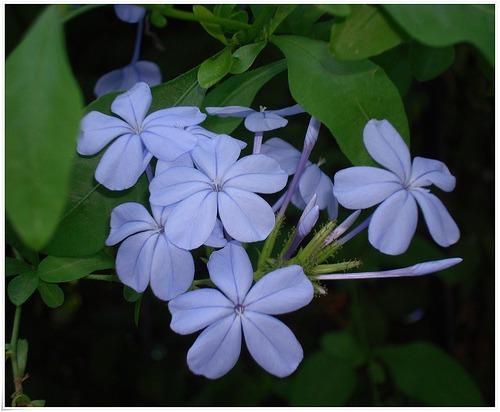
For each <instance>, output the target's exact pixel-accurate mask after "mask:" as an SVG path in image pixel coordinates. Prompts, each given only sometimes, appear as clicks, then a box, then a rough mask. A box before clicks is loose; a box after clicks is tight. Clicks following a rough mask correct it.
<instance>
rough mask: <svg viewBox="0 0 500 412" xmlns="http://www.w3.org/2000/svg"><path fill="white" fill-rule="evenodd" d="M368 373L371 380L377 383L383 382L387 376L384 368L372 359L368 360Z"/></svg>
mask: <svg viewBox="0 0 500 412" xmlns="http://www.w3.org/2000/svg"><path fill="white" fill-rule="evenodd" d="M368 373H369V374H370V378H371V380H372V381H374V382H375V383H378V384H382V383H384V382H385V380H386V378H387V376H386V373H385V370H384V368H383V367H382V366H381V365H380V364H379V363H378V362H376V361H374V360H370V361H369V362H368Z"/></svg>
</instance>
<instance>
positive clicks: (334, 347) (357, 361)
mask: <svg viewBox="0 0 500 412" xmlns="http://www.w3.org/2000/svg"><path fill="white" fill-rule="evenodd" d="M321 346H322V347H323V349H324V350H325V351H326V352H328V353H329V354H330V355H332V356H335V357H337V358H339V359H343V360H346V361H348V362H351V363H352V365H353V366H355V367H357V366H360V365H362V364H363V363H365V362H366V354H365V352H364V351H363V349H361V346H360V345H359V343H358V342H357V341H356V340H355V339H354V337H353V336H352V335H351V334H350V333H349V332H346V331H339V332H330V333H328V334H326V335H324V336H323V337H322V338H321Z"/></svg>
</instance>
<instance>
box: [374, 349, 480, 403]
mask: <svg viewBox="0 0 500 412" xmlns="http://www.w3.org/2000/svg"><path fill="white" fill-rule="evenodd" d="M375 353H376V354H377V355H378V356H380V357H381V358H382V359H383V361H384V362H385V363H386V364H387V367H388V368H389V370H390V373H391V375H392V378H393V379H394V382H395V384H396V386H397V387H398V388H399V389H400V390H401V391H402V392H404V393H405V394H406V395H408V396H410V397H412V398H414V399H418V400H420V401H422V402H425V403H426V404H428V405H432V406H482V405H484V401H483V399H482V397H481V394H480V392H479V390H478V388H477V387H476V385H475V384H474V381H473V380H472V379H471V377H470V376H469V375H468V374H467V372H466V371H465V370H464V368H463V367H462V366H461V365H460V364H459V363H458V362H457V361H456V360H455V359H453V358H452V357H451V356H449V355H448V354H447V353H445V352H443V350H441V349H440V348H438V347H437V346H434V345H432V344H431V343H428V342H423V341H422V342H415V343H411V344H408V345H403V346H385V347H381V348H378V349H377V350H376V352H375Z"/></svg>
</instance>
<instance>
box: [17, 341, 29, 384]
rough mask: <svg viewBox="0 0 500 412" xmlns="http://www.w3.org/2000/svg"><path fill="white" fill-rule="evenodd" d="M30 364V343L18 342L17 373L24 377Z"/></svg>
mask: <svg viewBox="0 0 500 412" xmlns="http://www.w3.org/2000/svg"><path fill="white" fill-rule="evenodd" d="M27 363H28V341H27V340H26V339H18V340H17V371H18V374H19V376H24V372H25V370H26V364H27Z"/></svg>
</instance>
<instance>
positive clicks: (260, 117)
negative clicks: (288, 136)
mask: <svg viewBox="0 0 500 412" xmlns="http://www.w3.org/2000/svg"><path fill="white" fill-rule="evenodd" d="M205 110H206V111H207V113H208V114H212V115H217V116H219V117H244V118H245V127H246V128H247V129H248V130H250V131H251V132H266V131H268V130H274V129H279V128H280V127H284V126H286V124H287V123H288V120H286V119H285V118H284V117H283V116H291V115H294V114H298V113H304V112H305V110H304V109H302V107H300V106H299V105H298V104H296V105H295V106H291V107H286V108H284V109H280V110H266V109H265V108H264V107H261V110H260V111H259V112H258V111H256V110H253V109H250V108H248V107H243V106H226V107H206V108H205Z"/></svg>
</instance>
